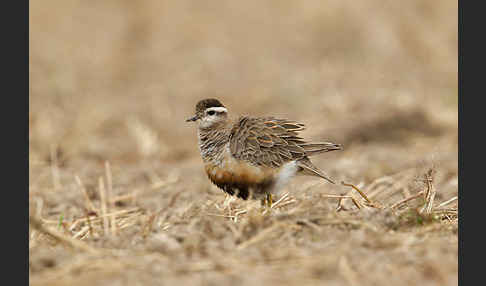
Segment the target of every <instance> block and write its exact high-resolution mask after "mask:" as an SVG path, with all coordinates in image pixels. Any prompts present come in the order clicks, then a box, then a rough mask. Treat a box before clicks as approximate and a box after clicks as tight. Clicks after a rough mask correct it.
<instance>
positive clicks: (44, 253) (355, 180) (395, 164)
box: [29, 0, 458, 285]
mask: <svg viewBox="0 0 486 286" xmlns="http://www.w3.org/2000/svg"><path fill="white" fill-rule="evenodd" d="M200 3H201V2H199V1H171V2H167V1H143V2H136V1H99V2H90V1H81V2H72V1H67V2H66V1H59V0H49V1H30V91H31V92H30V96H29V102H30V112H29V123H30V126H29V154H30V156H29V175H30V182H29V185H30V189H29V201H30V210H29V212H30V231H29V254H30V255H29V258H30V259H29V265H30V268H29V269H30V273H29V274H30V284H31V285H85V284H90V285H161V284H163V285H173V284H175V283H178V284H180V285H262V284H268V285H274V284H275V285H297V284H298V285H322V284H326V285H456V284H457V270H458V264H457V250H458V248H457V230H458V216H457V213H458V186H457V180H458V177H457V167H458V166H457V152H458V151H457V28H456V27H457V2H452V1H445V2H441V3H440V5H439V4H438V3H435V2H424V1H418V0H417V1H407V2H405V3H404V2H396V3H395V2H390V1H379V0H376V1H368V2H363V3H355V2H353V3H351V2H349V3H347V2H340V1H324V2H323V1H293V2H285V3H284V2H279V1H270V2H267V3H265V4H264V3H261V2H260V1H245V2H227V3H226V2H225V3H218V4H216V3H213V4H210V3H206V4H204V5H203V4H200ZM365 3H366V4H365ZM207 96H214V97H218V98H220V99H221V100H222V101H223V102H224V103H225V104H226V105H227V106H228V108H229V109H230V111H231V112H232V113H234V114H253V115H262V114H271V115H275V116H282V117H287V118H291V119H295V120H299V121H301V122H303V123H305V124H306V125H307V126H308V128H307V130H305V131H304V133H303V136H304V137H306V138H311V139H314V140H328V141H332V142H336V143H342V144H344V150H343V151H339V152H331V153H329V154H324V155H320V156H317V157H315V158H314V159H313V161H314V162H315V164H316V165H317V166H319V167H321V168H322V169H324V170H325V171H326V172H327V173H328V174H329V175H330V176H331V177H332V178H334V179H335V180H336V181H337V182H342V184H337V185H331V184H328V183H326V182H324V181H320V180H318V179H313V178H309V177H298V178H295V179H294V180H292V181H291V183H290V184H289V186H288V187H287V188H286V189H285V190H284V192H283V193H282V194H281V195H280V196H279V197H277V200H278V201H277V202H275V203H274V204H273V205H272V208H271V209H266V208H262V207H261V205H260V202H256V201H249V202H247V201H242V200H239V199H235V198H232V197H227V196H225V195H224V194H223V193H222V192H221V191H220V190H219V189H217V188H216V187H214V186H212V185H211V184H210V183H209V181H208V180H207V178H206V177H205V175H204V173H203V169H202V163H201V159H200V157H199V154H198V150H197V145H196V144H197V139H196V135H195V130H194V126H191V125H189V124H187V123H185V122H184V119H185V118H187V117H188V116H190V115H191V113H192V112H193V108H194V104H195V103H196V102H197V101H198V100H199V99H201V98H203V97H207Z"/></svg>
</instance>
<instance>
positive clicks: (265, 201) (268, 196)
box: [262, 194, 273, 208]
mask: <svg viewBox="0 0 486 286" xmlns="http://www.w3.org/2000/svg"><path fill="white" fill-rule="evenodd" d="M272 203H273V198H272V194H265V197H264V198H263V199H262V206H264V207H267V208H272Z"/></svg>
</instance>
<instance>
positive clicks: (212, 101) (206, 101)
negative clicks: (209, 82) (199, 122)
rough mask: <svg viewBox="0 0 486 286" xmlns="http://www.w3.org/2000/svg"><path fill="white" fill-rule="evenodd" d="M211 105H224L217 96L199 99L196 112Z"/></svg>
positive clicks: (202, 110)
mask: <svg viewBox="0 0 486 286" xmlns="http://www.w3.org/2000/svg"><path fill="white" fill-rule="evenodd" d="M210 107H224V105H223V104H222V103H221V102H219V100H217V99H215V98H207V99H203V100H201V101H199V102H198V103H197V105H196V113H200V112H204V110H206V109H208V108H210Z"/></svg>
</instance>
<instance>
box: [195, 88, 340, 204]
mask: <svg viewBox="0 0 486 286" xmlns="http://www.w3.org/2000/svg"><path fill="white" fill-rule="evenodd" d="M186 121H187V122H191V121H197V123H198V129H197V133H198V138H199V150H200V152H201V156H202V159H203V162H204V168H205V171H206V174H207V175H208V177H209V179H210V180H211V182H213V183H214V184H215V185H216V186H218V187H219V188H220V189H222V190H223V191H224V192H226V193H228V194H230V195H233V196H237V197H239V198H242V199H245V200H246V199H248V198H252V199H261V200H262V202H263V203H264V204H268V205H271V203H272V195H273V194H278V192H279V191H280V190H281V189H282V187H283V186H284V185H285V184H286V183H287V182H288V181H289V179H290V178H292V177H293V176H295V175H310V176H317V177H320V178H323V179H325V180H327V181H328V182H330V183H333V184H334V182H333V181H332V180H331V179H330V178H329V177H328V176H327V175H326V174H325V173H324V172H323V171H321V170H320V169H319V168H317V167H316V166H314V165H313V164H312V162H311V161H310V159H309V157H310V156H313V155H317V154H321V153H325V152H329V151H334V150H341V149H342V147H341V145H340V144H334V143H330V142H306V141H304V139H303V138H301V137H299V136H298V132H299V131H302V130H304V128H305V126H304V124H301V123H298V122H295V121H292V120H287V119H278V118H274V117H250V116H240V117H239V118H237V119H231V118H230V117H228V110H227V109H226V107H225V106H224V105H223V104H221V102H220V101H219V100H217V99H214V98H208V99H203V100H201V101H199V102H198V103H197V105H196V114H195V115H194V116H193V117H191V118H189V119H187V120H186Z"/></svg>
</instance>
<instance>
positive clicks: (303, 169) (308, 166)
mask: <svg viewBox="0 0 486 286" xmlns="http://www.w3.org/2000/svg"><path fill="white" fill-rule="evenodd" d="M297 166H299V173H300V174H302V175H308V176H317V177H320V178H323V179H325V180H327V181H329V182H330V183H332V184H336V183H335V182H334V181H333V180H332V179H331V178H329V177H328V176H327V175H326V174H325V173H324V172H323V171H321V170H320V169H319V168H317V167H316V166H314V164H312V162H311V161H310V160H309V158H307V157H305V158H302V159H300V160H298V161H297Z"/></svg>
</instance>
